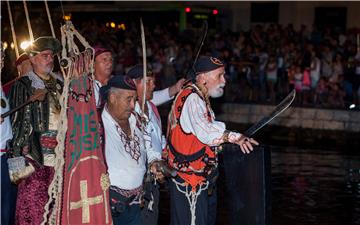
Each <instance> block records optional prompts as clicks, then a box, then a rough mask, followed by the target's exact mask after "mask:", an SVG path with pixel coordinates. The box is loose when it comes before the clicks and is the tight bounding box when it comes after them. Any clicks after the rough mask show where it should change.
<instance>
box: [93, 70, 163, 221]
mask: <svg viewBox="0 0 360 225" xmlns="http://www.w3.org/2000/svg"><path fill="white" fill-rule="evenodd" d="M100 94H101V96H102V98H103V100H104V101H105V102H106V104H105V106H104V109H103V112H102V122H103V125H104V133H105V158H106V162H107V166H108V173H109V178H110V185H111V186H110V207H111V214H112V218H113V223H114V224H115V225H120V224H121V225H123V224H126V225H133V224H134V225H136V224H141V222H140V203H141V199H142V195H143V180H144V175H145V172H146V168H147V162H152V161H154V160H155V159H160V158H161V154H160V153H159V152H156V151H154V150H153V149H152V145H151V136H150V134H149V128H148V127H146V126H144V124H143V123H142V121H141V119H140V116H139V115H138V114H137V113H135V112H134V107H135V101H136V87H135V84H134V82H133V80H132V79H131V78H129V77H127V76H114V77H112V78H110V80H109V82H108V83H107V85H105V86H103V87H101V88H100Z"/></svg>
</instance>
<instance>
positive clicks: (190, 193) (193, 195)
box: [172, 178, 209, 225]
mask: <svg viewBox="0 0 360 225" xmlns="http://www.w3.org/2000/svg"><path fill="white" fill-rule="evenodd" d="M172 181H173V182H174V184H175V186H176V189H177V190H178V191H179V192H181V193H183V194H184V195H185V196H186V198H187V200H188V202H189V205H190V213H191V225H196V224H195V222H196V215H195V212H196V203H197V199H198V197H199V196H200V194H201V192H202V191H204V190H206V189H207V188H208V187H209V181H206V183H204V184H200V185H199V189H198V190H197V191H196V188H194V189H192V188H191V186H190V185H189V184H187V183H185V182H184V183H180V182H177V181H176V180H175V179H174V178H172ZM180 186H182V187H185V191H183V190H181V188H180ZM189 187H190V188H189Z"/></svg>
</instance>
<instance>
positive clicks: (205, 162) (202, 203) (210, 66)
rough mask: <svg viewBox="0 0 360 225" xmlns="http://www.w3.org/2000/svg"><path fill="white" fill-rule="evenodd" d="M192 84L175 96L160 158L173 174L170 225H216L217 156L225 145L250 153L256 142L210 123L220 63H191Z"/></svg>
mask: <svg viewBox="0 0 360 225" xmlns="http://www.w3.org/2000/svg"><path fill="white" fill-rule="evenodd" d="M194 69H195V71H194V72H195V78H194V79H193V82H190V83H188V84H187V85H185V86H184V87H183V89H182V90H181V91H180V93H179V94H178V95H177V97H176V99H175V101H174V103H173V105H172V109H171V112H170V114H169V121H168V137H167V138H168V144H167V147H166V149H165V151H164V158H165V159H166V160H167V162H168V165H169V166H170V167H172V168H174V169H176V170H177V176H176V177H175V178H172V179H171V180H170V206H171V207H170V208H171V223H170V224H172V225H184V224H189V225H190V224H191V225H195V224H196V225H209V224H214V223H215V215H216V192H215V193H214V192H212V191H210V190H213V187H214V186H215V181H216V177H217V175H218V172H217V164H218V162H217V153H218V152H219V150H220V148H219V145H220V144H222V143H225V142H230V143H233V144H237V145H239V146H240V148H241V150H242V152H243V153H250V152H251V151H252V150H253V145H257V144H258V143H257V142H256V141H255V140H253V139H251V138H248V137H246V136H244V135H242V134H240V133H237V132H230V131H228V130H226V127H225V124H224V123H222V122H219V121H216V120H215V115H214V112H213V110H212V109H211V105H210V102H209V97H212V98H218V97H221V96H222V95H223V92H224V91H223V88H224V86H225V83H226V81H225V78H224V75H225V69H224V64H223V63H222V62H221V61H220V60H219V59H216V58H214V57H208V56H202V57H200V58H199V59H198V61H197V63H196V64H195V68H194Z"/></svg>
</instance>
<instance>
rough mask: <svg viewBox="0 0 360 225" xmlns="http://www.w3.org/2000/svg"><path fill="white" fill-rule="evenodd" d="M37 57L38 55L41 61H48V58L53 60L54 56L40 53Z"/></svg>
mask: <svg viewBox="0 0 360 225" xmlns="http://www.w3.org/2000/svg"><path fill="white" fill-rule="evenodd" d="M39 55H40V56H41V57H42V58H43V59H48V58H49V57H50V58H51V59H53V58H54V54H52V53H40V54H39Z"/></svg>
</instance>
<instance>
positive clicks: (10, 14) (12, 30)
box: [6, 0, 19, 58]
mask: <svg viewBox="0 0 360 225" xmlns="http://www.w3.org/2000/svg"><path fill="white" fill-rule="evenodd" d="M6 3H7V6H8V11H9V19H10V27H11V34H12V38H13V42H14V46H15V54H16V58H19V48H18V45H17V41H16V34H15V28H14V21H13V18H12V13H11V8H10V2H9V0H7V2H6Z"/></svg>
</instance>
